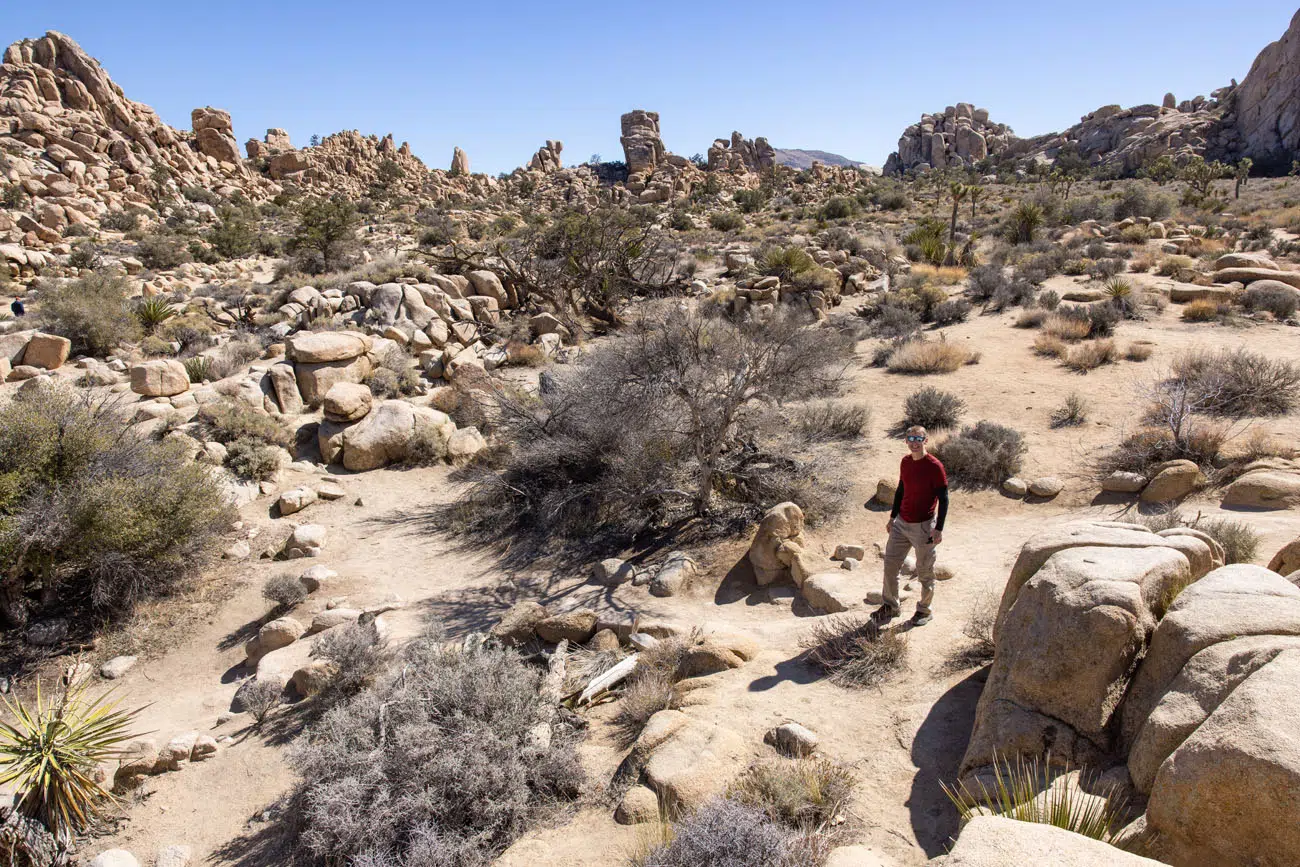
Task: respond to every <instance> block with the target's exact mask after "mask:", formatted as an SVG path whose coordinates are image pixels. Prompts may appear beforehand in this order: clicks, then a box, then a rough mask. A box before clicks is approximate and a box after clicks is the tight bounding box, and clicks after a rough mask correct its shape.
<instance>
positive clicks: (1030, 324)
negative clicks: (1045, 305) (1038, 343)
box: [1012, 307, 1048, 328]
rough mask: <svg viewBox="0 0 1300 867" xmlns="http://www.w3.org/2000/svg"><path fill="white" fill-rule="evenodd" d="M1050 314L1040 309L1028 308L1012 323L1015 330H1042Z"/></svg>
mask: <svg viewBox="0 0 1300 867" xmlns="http://www.w3.org/2000/svg"><path fill="white" fill-rule="evenodd" d="M1047 317H1048V312H1047V311H1046V310H1043V309H1042V308H1041V307H1039V308H1027V309H1026V310H1024V311H1023V312H1022V313H1021V314H1020V315H1019V316H1017V317H1016V321H1015V322H1014V323H1012V326H1013V327H1015V328H1042V327H1043V323H1044V322H1046V321H1047Z"/></svg>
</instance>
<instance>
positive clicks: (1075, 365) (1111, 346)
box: [1065, 340, 1119, 373]
mask: <svg viewBox="0 0 1300 867" xmlns="http://www.w3.org/2000/svg"><path fill="white" fill-rule="evenodd" d="M1118 358H1119V350H1117V349H1116V348H1115V341H1113V340H1097V341H1093V342H1091V343H1084V344H1081V345H1079V346H1076V347H1075V348H1074V349H1072V350H1070V353H1069V354H1068V355H1067V356H1066V357H1065V366H1066V367H1068V368H1070V370H1073V371H1075V372H1076V373H1087V372H1088V371H1090V370H1096V369H1097V368H1098V367H1101V366H1102V365H1103V364H1114V363H1115V361H1116V360H1117V359H1118Z"/></svg>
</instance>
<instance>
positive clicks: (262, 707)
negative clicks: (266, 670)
mask: <svg viewBox="0 0 1300 867" xmlns="http://www.w3.org/2000/svg"><path fill="white" fill-rule="evenodd" d="M239 694H240V697H241V698H242V699H243V702H244V709H245V710H246V711H248V715H249V716H251V717H252V718H253V725H254V727H255V728H261V727H262V724H263V723H265V722H266V720H267V718H268V717H270V715H271V711H273V710H275V709H276V708H277V707H279V706H280V702H281V700H283V698H284V684H283V683H281V682H280V681H278V680H275V679H271V680H255V681H253V683H251V684H249V685H248V686H246V687H243V688H241V689H240V691H239Z"/></svg>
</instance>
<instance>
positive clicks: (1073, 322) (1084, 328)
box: [1043, 313, 1092, 342]
mask: <svg viewBox="0 0 1300 867" xmlns="http://www.w3.org/2000/svg"><path fill="white" fill-rule="evenodd" d="M1091 330H1092V328H1091V326H1090V325H1089V323H1088V320H1087V319H1080V318H1078V317H1075V316H1068V315H1066V314H1064V313H1053V314H1052V315H1051V316H1048V317H1047V321H1045V322H1044V323H1043V333H1044V334H1045V335H1047V336H1049V337H1055V338H1057V339H1058V340H1067V341H1071V342H1073V341H1076V340H1084V339H1085V338H1087V337H1088V334H1089V333H1090V332H1091Z"/></svg>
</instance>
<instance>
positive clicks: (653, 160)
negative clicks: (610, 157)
mask: <svg viewBox="0 0 1300 867" xmlns="http://www.w3.org/2000/svg"><path fill="white" fill-rule="evenodd" d="M619 120H620V123H621V124H622V127H623V135H622V137H621V138H620V139H619V142H620V143H621V144H622V145H623V161H624V162H626V163H627V170H628V172H629V173H636V172H653V171H654V170H655V169H656V168H658V167H659V166H660V165H662V164H663V163H664V161H665V159H666V157H667V153H668V152H667V151H666V150H664V143H663V139H661V138H660V137H659V112H657V111H644V110H642V109H636V110H635V111H629V112H628V113H627V114H625V115H623V116H622V117H621V118H620V119H619Z"/></svg>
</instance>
